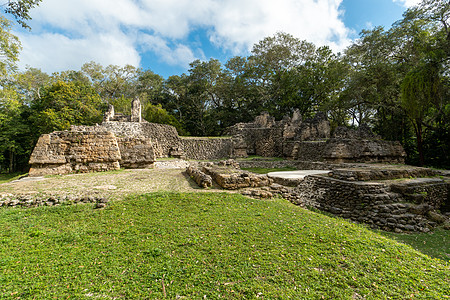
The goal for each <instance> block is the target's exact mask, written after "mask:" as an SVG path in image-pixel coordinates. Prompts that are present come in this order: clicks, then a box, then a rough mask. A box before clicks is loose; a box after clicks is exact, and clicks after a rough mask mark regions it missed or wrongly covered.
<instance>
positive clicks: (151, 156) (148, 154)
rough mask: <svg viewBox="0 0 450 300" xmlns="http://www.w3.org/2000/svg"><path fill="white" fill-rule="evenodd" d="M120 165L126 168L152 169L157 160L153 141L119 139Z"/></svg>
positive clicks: (133, 138) (147, 139) (142, 138)
mask: <svg viewBox="0 0 450 300" xmlns="http://www.w3.org/2000/svg"><path fill="white" fill-rule="evenodd" d="M118 143H119V149H120V153H121V156H122V157H121V160H120V165H121V166H122V167H125V168H133V169H142V168H150V167H152V166H153V163H154V162H155V160H156V155H155V151H154V149H153V143H152V140H151V139H149V138H144V137H141V138H139V137H121V138H118Z"/></svg>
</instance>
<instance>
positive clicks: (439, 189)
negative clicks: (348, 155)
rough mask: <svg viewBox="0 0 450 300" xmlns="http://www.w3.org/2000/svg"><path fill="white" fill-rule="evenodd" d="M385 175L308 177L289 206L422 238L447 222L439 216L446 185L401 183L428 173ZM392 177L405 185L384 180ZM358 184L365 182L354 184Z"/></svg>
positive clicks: (369, 172) (340, 173)
mask: <svg viewBox="0 0 450 300" xmlns="http://www.w3.org/2000/svg"><path fill="white" fill-rule="evenodd" d="M385 170H387V172H383V171H382V170H381V169H378V168H375V169H371V168H369V167H367V170H363V173H364V174H360V175H361V176H362V177H361V176H358V174H355V170H352V169H342V170H333V172H331V173H330V174H329V175H325V176H324V175H311V176H307V177H306V178H305V179H304V180H303V181H301V182H300V184H299V185H298V186H297V187H296V188H295V191H294V194H296V197H295V198H293V201H292V202H294V203H296V204H303V205H306V206H311V207H315V208H317V209H320V210H323V211H327V212H330V213H332V214H334V215H337V216H340V217H343V218H346V219H351V220H353V221H356V222H359V223H365V224H368V225H370V226H371V227H373V228H379V229H383V230H387V231H397V232H403V231H407V232H408V231H409V232H413V231H423V232H427V231H429V230H430V229H432V228H434V227H436V226H437V225H442V224H443V223H444V222H448V218H446V217H445V216H444V215H442V214H443V213H446V209H447V207H446V205H447V204H448V203H449V198H450V194H449V191H450V182H449V181H448V180H444V179H441V178H439V177H434V178H415V179H407V177H406V176H408V174H416V175H418V176H426V175H427V174H428V173H429V172H428V171H425V173H423V174H422V175H421V173H422V171H424V170H425V169H423V170H420V169H417V168H411V169H409V170H408V169H407V170H401V169H397V170H393V172H390V171H389V168H385ZM356 173H358V170H356ZM383 173H384V174H385V175H386V176H385V177H383V175H382V174H383ZM393 176H394V177H397V176H399V177H397V178H402V177H405V179H404V180H399V179H397V180H388V179H390V178H392V177H393ZM362 178H364V179H365V180H364V181H360V180H358V179H362ZM380 179H383V180H380ZM438 212H440V213H438Z"/></svg>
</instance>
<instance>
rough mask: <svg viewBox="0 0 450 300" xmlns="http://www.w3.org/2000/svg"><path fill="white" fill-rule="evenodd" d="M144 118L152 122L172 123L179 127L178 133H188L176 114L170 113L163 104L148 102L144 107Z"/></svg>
mask: <svg viewBox="0 0 450 300" xmlns="http://www.w3.org/2000/svg"><path fill="white" fill-rule="evenodd" d="M144 119H145V120H147V121H148V122H151V123H158V124H168V125H172V126H173V127H175V128H176V129H177V131H178V134H180V135H185V134H186V132H185V131H184V129H183V127H182V126H181V124H180V122H178V120H177V119H176V118H175V117H174V116H171V115H169V113H168V112H167V111H166V110H165V109H163V108H162V106H161V104H158V105H153V104H151V103H148V104H147V105H146V106H145V108H144Z"/></svg>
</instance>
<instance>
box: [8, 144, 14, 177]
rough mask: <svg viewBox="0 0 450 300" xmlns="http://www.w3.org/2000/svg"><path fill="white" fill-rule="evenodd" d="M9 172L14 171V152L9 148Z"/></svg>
mask: <svg viewBox="0 0 450 300" xmlns="http://www.w3.org/2000/svg"><path fill="white" fill-rule="evenodd" d="M9 173H14V152H13V151H12V149H9Z"/></svg>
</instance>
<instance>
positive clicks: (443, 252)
mask: <svg viewBox="0 0 450 300" xmlns="http://www.w3.org/2000/svg"><path fill="white" fill-rule="evenodd" d="M380 234H382V235H384V236H387V237H390V238H392V239H395V240H397V241H399V242H402V243H405V244H408V245H411V246H412V247H413V248H414V249H417V250H419V251H420V252H422V253H425V254H427V255H429V256H432V257H436V258H439V259H442V260H447V261H450V231H449V230H445V229H442V228H437V229H435V230H433V231H432V232H430V233H410V234H406V233H393V232H386V231H380Z"/></svg>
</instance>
